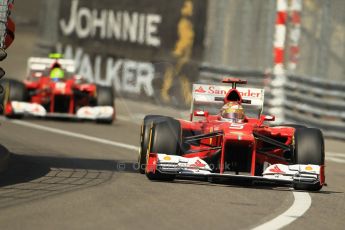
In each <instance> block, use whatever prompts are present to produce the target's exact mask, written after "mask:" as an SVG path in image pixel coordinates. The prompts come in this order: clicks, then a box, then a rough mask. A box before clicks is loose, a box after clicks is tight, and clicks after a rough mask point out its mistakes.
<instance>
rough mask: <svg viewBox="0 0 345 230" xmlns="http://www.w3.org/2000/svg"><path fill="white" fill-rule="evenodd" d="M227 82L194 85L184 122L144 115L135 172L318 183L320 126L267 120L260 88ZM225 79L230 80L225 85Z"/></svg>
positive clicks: (306, 186) (303, 185)
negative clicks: (189, 111)
mask: <svg viewBox="0 0 345 230" xmlns="http://www.w3.org/2000/svg"><path fill="white" fill-rule="evenodd" d="M223 83H228V85H201V84H194V86H193V102H192V108H191V118H190V121H186V120H181V119H174V118H171V117H166V116H159V115H148V116H146V117H145V118H144V121H143V125H142V129H141V148H140V153H139V160H138V162H139V166H140V172H141V173H145V174H146V175H147V177H148V178H149V179H150V180H173V179H175V177H176V176H186V177H192V178H195V177H200V178H205V179H210V180H217V179H229V180H235V181H236V180H241V181H242V180H245V181H250V182H256V181H257V182H267V183H270V184H271V183H272V184H278V185H290V186H293V187H294V188H295V189H303V190H312V191H316V190H320V189H321V188H322V186H323V185H324V183H325V171H324V167H325V166H324V165H325V155H324V139H323V135H322V133H321V131H320V130H319V129H314V128H307V127H305V126H302V125H293V124H291V125H288V124H286V125H280V126H270V125H267V123H268V122H269V121H274V119H275V117H274V116H268V115H262V114H261V112H262V109H263V99H264V90H262V89H256V88H240V87H236V86H237V84H245V83H246V81H243V80H239V79H232V78H229V79H224V81H223ZM229 83H230V84H231V85H229Z"/></svg>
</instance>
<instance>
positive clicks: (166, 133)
mask: <svg viewBox="0 0 345 230" xmlns="http://www.w3.org/2000/svg"><path fill="white" fill-rule="evenodd" d="M181 141H182V130H181V125H180V122H179V121H177V120H175V119H173V118H168V117H167V118H165V119H163V120H161V121H159V122H155V123H153V125H152V127H151V129H150V137H149V145H148V148H149V149H148V152H151V153H165V154H168V155H180V152H181V147H180V146H181ZM146 176H147V177H148V178H149V179H150V180H161V181H172V180H174V179H175V175H172V174H162V173H160V172H158V171H156V172H155V173H146Z"/></svg>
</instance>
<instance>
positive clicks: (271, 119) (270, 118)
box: [260, 115, 276, 121]
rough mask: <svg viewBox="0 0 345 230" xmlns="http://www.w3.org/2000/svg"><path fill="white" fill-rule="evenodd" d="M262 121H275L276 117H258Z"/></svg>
mask: <svg viewBox="0 0 345 230" xmlns="http://www.w3.org/2000/svg"><path fill="white" fill-rule="evenodd" d="M260 118H261V119H260V120H262V121H275V120H276V117H275V116H274V115H261V117H260Z"/></svg>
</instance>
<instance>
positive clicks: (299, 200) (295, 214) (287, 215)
mask: <svg viewBox="0 0 345 230" xmlns="http://www.w3.org/2000/svg"><path fill="white" fill-rule="evenodd" d="M10 122H11V123H14V124H17V125H22V126H26V127H30V128H35V129H38V130H43V131H47V132H51V133H56V134H61V135H65V136H70V137H75V138H79V139H84V140H89V141H93V142H98V143H101V144H107V145H112V146H114V147H119V148H124V149H128V150H134V151H138V147H137V146H134V145H129V144H124V143H121V142H116V141H110V140H106V139H101V138H97V137H92V136H87V135H84V134H80V133H74V132H70V131H65V130H61V129H56V128H50V127H45V126H42V125H37V124H33V123H29V122H25V121H19V120H11V121H10ZM293 195H294V199H295V200H294V202H293V204H292V206H291V207H290V208H289V209H288V210H287V211H285V212H284V213H283V214H281V215H279V216H278V217H276V218H274V219H272V220H270V221H269V222H266V223H264V224H262V225H260V226H257V227H255V228H254V229H255V230H261V229H280V228H282V227H284V226H286V225H288V224H290V223H291V222H293V221H295V220H296V219H297V218H299V217H301V216H302V215H303V214H304V213H305V212H306V211H307V210H308V209H309V207H310V205H311V202H312V201H311V197H310V195H309V194H308V193H306V192H293Z"/></svg>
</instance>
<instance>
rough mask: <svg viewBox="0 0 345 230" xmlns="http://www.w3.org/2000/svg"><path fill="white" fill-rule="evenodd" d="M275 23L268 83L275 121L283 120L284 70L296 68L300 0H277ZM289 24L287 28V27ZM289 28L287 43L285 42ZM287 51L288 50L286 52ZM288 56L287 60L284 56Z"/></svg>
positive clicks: (271, 109)
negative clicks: (271, 69) (272, 58)
mask: <svg viewBox="0 0 345 230" xmlns="http://www.w3.org/2000/svg"><path fill="white" fill-rule="evenodd" d="M276 2H277V5H276V24H275V34H274V42H273V46H274V67H273V76H274V77H273V79H272V81H271V83H270V92H271V95H272V96H273V99H271V101H270V102H269V104H270V106H271V108H270V109H269V112H270V113H271V114H275V115H276V117H277V123H281V122H283V121H284V120H285V117H284V102H285V92H284V85H285V84H286V70H287V67H288V69H289V70H292V71H293V70H294V69H296V65H297V60H298V54H299V46H298V43H299V38H300V28H301V26H300V24H301V17H300V15H301V10H302V0H277V1H276ZM288 25H289V28H288V27H287V26H288ZM287 30H289V43H288V42H287V40H286V38H287ZM287 51H289V52H288V53H287ZM287 56H289V58H288V60H286V57H287Z"/></svg>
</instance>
